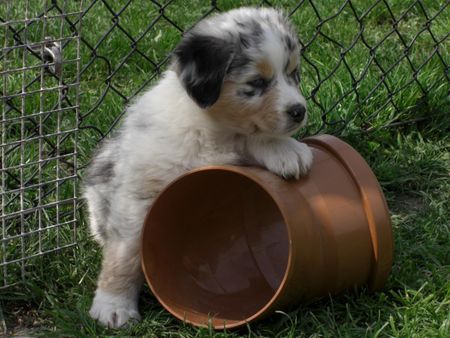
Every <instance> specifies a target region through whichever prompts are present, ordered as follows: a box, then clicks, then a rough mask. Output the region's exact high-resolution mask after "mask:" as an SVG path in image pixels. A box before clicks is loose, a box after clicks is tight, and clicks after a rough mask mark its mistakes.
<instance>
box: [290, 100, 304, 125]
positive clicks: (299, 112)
mask: <svg viewBox="0 0 450 338" xmlns="http://www.w3.org/2000/svg"><path fill="white" fill-rule="evenodd" d="M287 113H288V115H289V116H290V117H291V118H292V119H293V120H294V121H295V122H302V121H303V119H304V118H305V114H306V107H305V106H304V105H302V104H294V105H293V106H290V107H289V108H288V110H287Z"/></svg>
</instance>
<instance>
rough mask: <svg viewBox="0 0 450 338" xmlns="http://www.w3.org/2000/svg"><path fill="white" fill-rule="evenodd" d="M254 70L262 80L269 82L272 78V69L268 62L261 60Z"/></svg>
mask: <svg viewBox="0 0 450 338" xmlns="http://www.w3.org/2000/svg"><path fill="white" fill-rule="evenodd" d="M256 69H257V70H258V72H259V74H260V75H261V77H262V78H263V79H266V80H270V79H271V78H272V76H273V68H272V65H271V64H270V61H269V60H267V59H262V60H260V61H259V62H258V63H257V64H256Z"/></svg>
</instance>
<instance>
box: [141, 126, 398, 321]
mask: <svg viewBox="0 0 450 338" xmlns="http://www.w3.org/2000/svg"><path fill="white" fill-rule="evenodd" d="M304 142H306V143H308V144H309V145H310V147H311V148H312V150H313V153H314V163H313V167H312V169H311V172H310V173H309V174H308V175H307V176H306V177H304V178H301V179H300V180H298V181H286V180H283V179H281V178H279V177H277V176H275V175H274V174H272V173H270V172H268V171H266V170H263V169H260V168H253V167H236V166H211V167H206V168H200V169H197V170H194V171H192V172H190V173H188V174H186V175H183V176H181V177H180V178H178V179H177V180H175V181H174V182H172V183H171V184H170V185H169V186H168V187H167V188H166V189H165V190H164V191H163V192H162V193H161V194H160V195H159V197H158V198H157V199H156V200H155V202H154V204H153V206H152V208H151V209H150V211H149V213H148V215H147V217H146V220H145V224H144V229H143V236H142V266H143V270H144V273H145V275H146V279H147V282H148V284H149V286H150V288H151V289H152V291H153V293H154V294H155V296H156V297H157V299H158V300H159V301H160V303H161V304H162V305H163V306H164V307H165V308H166V309H167V310H168V311H169V312H171V313H172V314H173V315H174V316H176V317H177V318H179V319H181V320H184V321H186V322H189V323H192V324H194V325H198V326H208V325H211V326H212V327H214V328H225V327H226V328H233V327H238V326H241V325H245V324H246V323H248V322H251V321H253V320H256V319H259V318H261V317H263V316H265V315H267V314H269V313H272V312H273V311H275V310H279V309H283V308H284V307H285V306H287V305H289V304H293V303H297V302H301V301H304V300H307V299H312V298H317V297H321V296H325V295H328V294H336V293H338V292H340V291H342V290H345V289H348V288H352V287H358V286H364V285H369V287H370V288H371V289H373V290H376V289H379V288H381V287H382V286H383V285H384V283H385V281H386V279H387V277H388V275H389V272H390V267H391V264H392V251H393V243H392V232H391V225H390V219H389V212H388V209H387V206H386V202H385V200H384V196H383V193H382V191H381V188H380V186H379V184H378V182H377V180H376V178H375V176H374V174H373V173H372V171H371V170H370V168H369V166H368V165H367V163H366V162H365V161H364V159H363V158H362V157H361V156H360V155H359V154H358V153H357V152H356V151H355V150H354V149H353V148H351V147H350V146H349V145H347V144H346V143H344V142H343V141H341V140H339V139H337V138H335V137H333V136H329V135H322V136H317V137H312V138H307V139H305V140H304Z"/></svg>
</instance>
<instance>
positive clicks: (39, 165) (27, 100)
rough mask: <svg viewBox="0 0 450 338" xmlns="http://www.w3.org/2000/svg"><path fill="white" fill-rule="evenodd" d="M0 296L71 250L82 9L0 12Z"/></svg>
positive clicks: (9, 7) (14, 7)
mask: <svg viewBox="0 0 450 338" xmlns="http://www.w3.org/2000/svg"><path fill="white" fill-rule="evenodd" d="M0 6H1V7H0V31H1V33H0V39H1V41H2V53H1V56H0V59H1V66H0V73H1V76H2V93H1V99H2V115H1V120H0V135H1V144H0V153H1V159H0V165H1V166H0V175H1V186H0V195H1V196H0V198H1V208H0V222H1V236H0V288H2V287H6V286H8V285H11V284H14V283H16V282H18V281H20V280H21V279H24V278H25V274H26V272H27V268H28V266H30V265H31V264H32V262H33V260H34V259H38V257H39V256H42V255H44V254H47V253H50V252H54V251H57V250H60V249H62V248H65V247H68V246H72V245H74V244H75V243H76V213H75V210H76V206H77V195H76V189H75V185H76V179H77V130H78V120H79V102H78V97H79V92H78V91H79V67H80V53H79V51H80V50H79V47H80V46H79V36H78V30H79V27H78V26H71V25H70V24H68V22H69V21H70V20H72V19H76V18H79V17H80V15H81V13H82V7H81V3H79V2H77V3H76V4H69V1H59V2H50V1H36V2H34V1H28V0H27V1H17V2H15V1H4V2H2V3H1V5H0Z"/></svg>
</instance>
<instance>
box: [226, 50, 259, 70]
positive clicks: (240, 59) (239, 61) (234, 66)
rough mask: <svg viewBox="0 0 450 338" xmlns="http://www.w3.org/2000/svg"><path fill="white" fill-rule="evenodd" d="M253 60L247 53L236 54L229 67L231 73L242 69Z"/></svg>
mask: <svg viewBox="0 0 450 338" xmlns="http://www.w3.org/2000/svg"><path fill="white" fill-rule="evenodd" d="M251 62H253V60H252V59H251V58H249V57H248V56H246V55H245V54H239V55H236V56H235V57H234V58H233V60H232V61H231V63H230V66H229V67H228V71H229V72H230V73H231V72H233V71H234V70H238V69H242V68H244V67H246V66H247V65H248V64H250V63H251Z"/></svg>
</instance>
